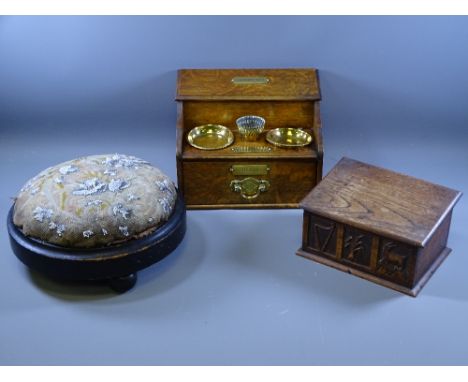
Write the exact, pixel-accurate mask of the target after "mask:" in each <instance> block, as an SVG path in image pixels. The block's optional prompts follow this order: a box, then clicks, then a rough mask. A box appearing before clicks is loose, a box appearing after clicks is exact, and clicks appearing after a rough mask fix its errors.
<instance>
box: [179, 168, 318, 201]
mask: <svg viewBox="0 0 468 382" xmlns="http://www.w3.org/2000/svg"><path fill="white" fill-rule="evenodd" d="M182 166H183V173H184V175H183V179H184V185H183V191H184V198H185V202H186V204H187V206H188V207H189V208H190V207H192V206H197V207H199V208H216V207H218V208H222V207H227V208H228V207H230V206H233V207H236V206H239V207H240V208H243V207H246V208H248V207H252V208H253V207H257V206H262V205H264V206H265V207H268V206H272V207H274V206H276V205H277V206H285V207H287V206H289V207H296V205H297V204H298V203H299V202H300V201H301V200H302V199H303V198H304V196H305V195H307V193H308V192H309V191H310V190H311V189H312V188H313V187H314V186H315V185H316V174H317V163H316V161H308V162H304V161H301V162H298V161H278V162H272V161H252V162H250V161H249V162H230V161H224V162H222V161H218V162H206V161H204V162H192V161H190V162H184V163H183V164H182ZM293 205H294V206H293Z"/></svg>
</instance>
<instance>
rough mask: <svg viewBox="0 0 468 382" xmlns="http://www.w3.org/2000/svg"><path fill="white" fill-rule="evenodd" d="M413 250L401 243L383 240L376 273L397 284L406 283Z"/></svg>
mask: <svg viewBox="0 0 468 382" xmlns="http://www.w3.org/2000/svg"><path fill="white" fill-rule="evenodd" d="M412 253H413V248H412V247H411V246H408V245H406V244H403V243H399V242H396V241H392V240H388V239H383V240H381V243H380V248H379V257H378V260H377V269H376V272H377V274H378V275H380V276H383V277H386V278H388V279H391V280H392V281H396V282H399V283H406V282H407V281H408V275H409V267H410V261H411V255H412Z"/></svg>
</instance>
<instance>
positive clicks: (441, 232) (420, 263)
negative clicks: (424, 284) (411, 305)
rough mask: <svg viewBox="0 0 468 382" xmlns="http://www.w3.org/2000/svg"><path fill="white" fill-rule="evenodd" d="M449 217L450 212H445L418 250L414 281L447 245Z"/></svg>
mask: <svg viewBox="0 0 468 382" xmlns="http://www.w3.org/2000/svg"><path fill="white" fill-rule="evenodd" d="M451 219H452V212H450V213H449V214H447V216H446V217H445V219H444V221H443V222H442V223H441V225H440V226H439V227H438V228H437V229H436V231H435V232H434V234H433V235H432V237H431V238H430V239H429V241H428V242H427V244H426V246H425V247H424V248H421V249H420V250H419V251H418V255H417V260H416V271H415V281H416V282H417V281H419V280H420V279H421V277H422V276H423V275H424V274H425V273H426V271H427V270H428V269H429V268H430V266H431V265H432V264H433V263H434V261H435V260H436V259H437V257H438V256H439V255H440V254H441V253H442V251H443V250H444V249H445V247H446V246H447V239H448V234H449V230H450V222H451Z"/></svg>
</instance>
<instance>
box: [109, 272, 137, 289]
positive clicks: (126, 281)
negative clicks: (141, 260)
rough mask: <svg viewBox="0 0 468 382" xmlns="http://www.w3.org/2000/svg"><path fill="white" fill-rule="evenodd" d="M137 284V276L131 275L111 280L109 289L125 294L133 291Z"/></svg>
mask: <svg viewBox="0 0 468 382" xmlns="http://www.w3.org/2000/svg"><path fill="white" fill-rule="evenodd" d="M136 282H137V274H136V273H131V274H129V275H127V276H122V277H117V278H115V279H110V280H109V287H110V288H111V289H112V290H113V291H114V292H117V293H125V292H126V291H128V290H129V289H132V288H133V287H134V286H135V284H136Z"/></svg>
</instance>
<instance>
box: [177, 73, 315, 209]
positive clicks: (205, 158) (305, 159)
mask: <svg viewBox="0 0 468 382" xmlns="http://www.w3.org/2000/svg"><path fill="white" fill-rule="evenodd" d="M176 101H177V139H176V142H177V143H176V145H177V151H176V153H177V177H178V185H179V191H180V192H181V193H182V195H183V197H184V199H185V202H186V204H187V208H188V209H216V208H297V207H298V206H299V202H300V201H301V200H302V199H303V198H304V196H305V195H306V194H307V193H308V192H309V191H310V190H311V189H312V188H313V187H314V186H315V185H316V184H317V183H318V182H319V181H320V179H321V176H322V163H323V143H322V132H321V123H320V109H319V101H320V89H319V82H318V77H317V71H316V70H315V69H183V70H179V72H178V80H177V95H176ZM244 115H257V116H261V117H263V118H264V119H265V120H266V124H265V130H264V131H263V133H262V134H261V136H260V137H259V138H258V139H257V140H256V141H244V140H243V139H242V137H240V136H239V133H238V131H237V128H236V122H235V121H236V119H237V118H239V117H241V116H244ZM206 124H219V125H223V126H226V127H228V128H229V129H231V130H232V132H233V133H234V143H233V144H232V145H230V146H229V147H225V148H223V149H219V150H200V149H198V148H195V147H192V146H191V145H190V144H189V143H188V142H187V134H188V133H189V131H190V130H191V129H193V128H194V127H196V126H200V125H206ZM279 127H293V128H301V129H303V130H304V131H306V132H308V133H309V134H310V135H311V136H312V138H313V140H312V143H311V144H309V145H306V146H303V147H295V148H284V147H277V146H274V145H272V144H270V143H268V142H267V141H266V140H265V136H266V133H267V132H268V131H269V130H271V129H274V128H279Z"/></svg>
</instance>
